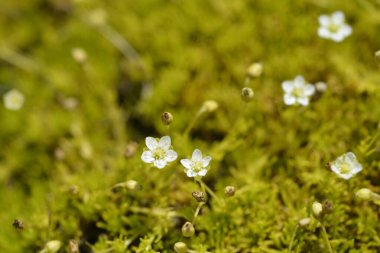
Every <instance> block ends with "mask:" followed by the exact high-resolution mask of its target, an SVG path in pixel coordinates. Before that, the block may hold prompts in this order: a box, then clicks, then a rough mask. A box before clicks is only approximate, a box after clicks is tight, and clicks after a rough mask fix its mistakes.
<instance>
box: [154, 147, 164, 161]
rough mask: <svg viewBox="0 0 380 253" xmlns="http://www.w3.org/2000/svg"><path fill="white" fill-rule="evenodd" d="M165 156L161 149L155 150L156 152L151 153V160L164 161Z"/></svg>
mask: <svg viewBox="0 0 380 253" xmlns="http://www.w3.org/2000/svg"><path fill="white" fill-rule="evenodd" d="M165 156H166V152H165V150H163V149H162V148H157V149H156V150H154V151H153V158H154V159H156V160H161V159H164V158H165Z"/></svg>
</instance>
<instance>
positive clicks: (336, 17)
mask: <svg viewBox="0 0 380 253" xmlns="http://www.w3.org/2000/svg"><path fill="white" fill-rule="evenodd" d="M344 19H345V17H344V13H343V12H341V11H336V12H334V13H333V14H332V15H331V20H332V22H334V24H337V25H339V24H343V23H344Z"/></svg>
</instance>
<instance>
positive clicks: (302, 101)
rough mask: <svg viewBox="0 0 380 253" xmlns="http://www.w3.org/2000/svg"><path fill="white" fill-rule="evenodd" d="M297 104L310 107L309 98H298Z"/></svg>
mask: <svg viewBox="0 0 380 253" xmlns="http://www.w3.org/2000/svg"><path fill="white" fill-rule="evenodd" d="M297 102H298V103H299V104H300V105H303V106H307V105H309V98H308V97H300V98H297Z"/></svg>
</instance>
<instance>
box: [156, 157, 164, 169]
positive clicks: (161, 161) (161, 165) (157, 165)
mask: <svg viewBox="0 0 380 253" xmlns="http://www.w3.org/2000/svg"><path fill="white" fill-rule="evenodd" d="M153 164H154V166H156V167H157V168H159V169H162V168H163V167H165V166H166V164H167V162H166V161H165V160H164V159H161V160H155V161H154V163H153Z"/></svg>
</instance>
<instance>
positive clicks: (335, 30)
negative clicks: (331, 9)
mask: <svg viewBox="0 0 380 253" xmlns="http://www.w3.org/2000/svg"><path fill="white" fill-rule="evenodd" d="M339 28H340V27H339V26H338V25H336V24H330V25H329V27H328V29H329V31H330V32H332V33H336V32H337V31H338V30H339Z"/></svg>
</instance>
